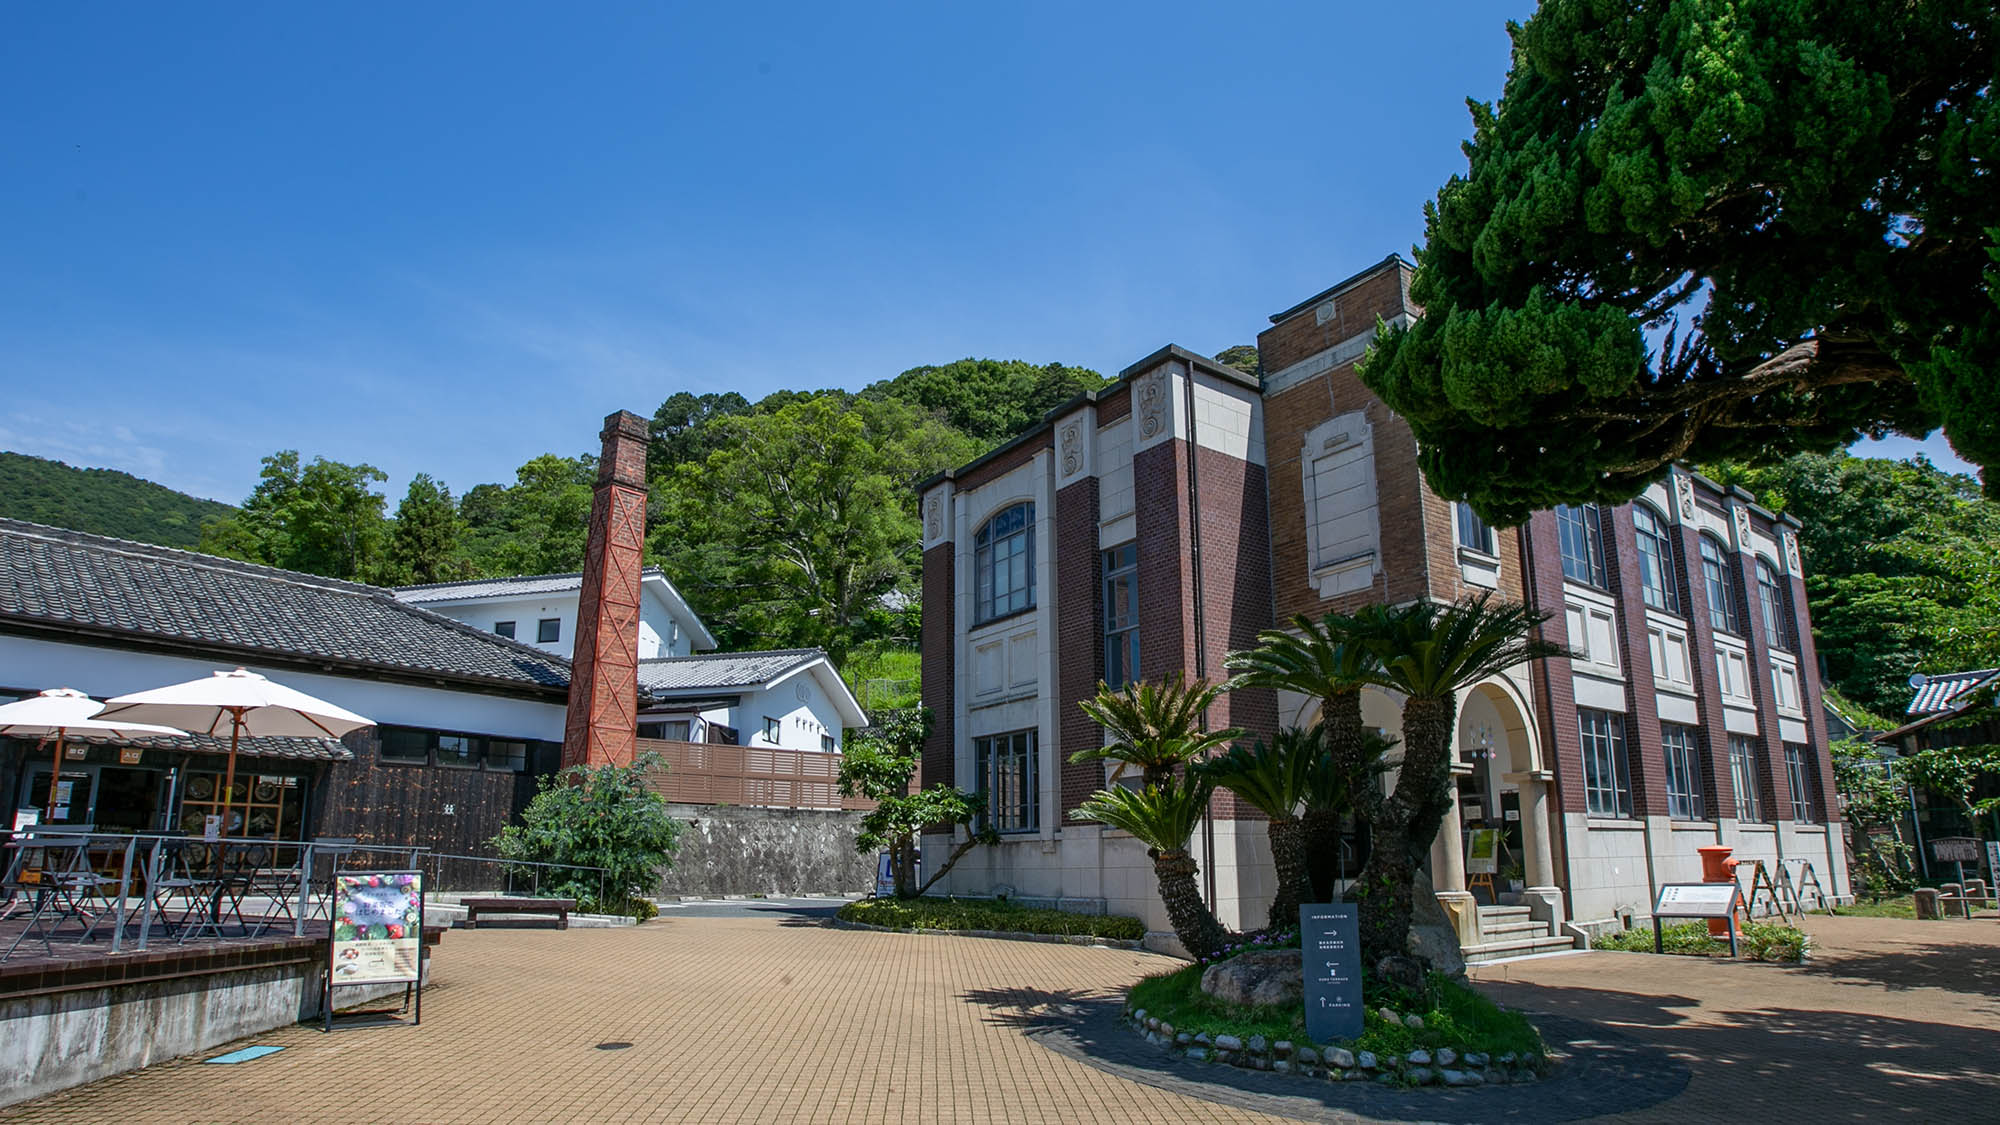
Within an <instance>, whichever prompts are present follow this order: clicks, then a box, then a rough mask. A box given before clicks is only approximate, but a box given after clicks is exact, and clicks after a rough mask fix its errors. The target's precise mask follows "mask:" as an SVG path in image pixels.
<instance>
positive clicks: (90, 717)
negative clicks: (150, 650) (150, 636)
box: [0, 688, 184, 820]
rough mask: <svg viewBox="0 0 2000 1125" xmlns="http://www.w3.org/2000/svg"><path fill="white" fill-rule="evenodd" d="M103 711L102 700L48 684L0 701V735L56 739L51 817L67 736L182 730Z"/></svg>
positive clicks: (129, 735)
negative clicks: (39, 690) (119, 717)
mask: <svg viewBox="0 0 2000 1125" xmlns="http://www.w3.org/2000/svg"><path fill="white" fill-rule="evenodd" d="M103 711H104V704H102V703H99V702H98V701H97V700H95V699H92V698H91V697H89V696H87V695H85V694H84V693H82V692H80V691H77V690H76V689H74V688H50V689H49V690H48V691H45V692H42V693H41V694H40V695H31V696H29V697H28V698H26V699H21V700H16V701H15V702H13V703H7V704H0V735H7V736H10V737H13V738H38V739H41V740H43V741H47V740H48V739H51V738H53V739H55V741H56V758H55V769H54V770H52V771H51V772H50V773H49V808H48V817H49V819H50V820H54V819H55V818H56V782H57V781H58V780H60V779H61V778H62V760H63V739H65V738H66V737H68V736H70V735H78V736H81V737H84V738H91V737H107V738H121V737H122V738H137V737H141V736H152V735H162V734H165V735H173V736H175V737H179V736H180V735H181V734H182V733H184V732H182V731H180V730H176V729H175V728H173V727H162V726H153V725H151V724H149V723H124V722H117V721H113V720H107V719H103V718H100V717H99V716H100V715H101V714H102V713H103Z"/></svg>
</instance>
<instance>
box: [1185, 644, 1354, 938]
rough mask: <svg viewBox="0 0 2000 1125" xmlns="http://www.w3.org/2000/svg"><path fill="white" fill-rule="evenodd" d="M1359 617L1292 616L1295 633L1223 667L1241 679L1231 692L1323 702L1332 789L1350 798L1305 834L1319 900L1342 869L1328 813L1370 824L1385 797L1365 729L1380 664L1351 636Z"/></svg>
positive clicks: (1235, 655) (1235, 657)
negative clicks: (1365, 696)
mask: <svg viewBox="0 0 2000 1125" xmlns="http://www.w3.org/2000/svg"><path fill="white" fill-rule="evenodd" d="M1354 620H1355V619H1354V618H1353V617H1351V616H1349V615H1347V614H1343V613H1329V614H1327V615H1326V616H1324V617H1322V618H1320V619H1319V620H1318V621H1314V620H1313V619H1312V618H1310V617H1307V616H1305V615H1304V614H1300V615H1298V616H1297V617H1294V618H1292V622H1291V624H1292V628H1291V630H1289V631H1288V630H1284V629H1266V630H1265V631H1263V632H1261V633H1259V634H1257V647H1256V648H1254V649H1247V650H1244V651H1241V652H1232V653H1230V654H1229V656H1228V658H1227V659H1226V660H1225V661H1224V662H1223V665H1224V667H1226V668H1228V669H1229V670H1230V671H1232V672H1234V673H1236V675H1235V676H1234V678H1232V679H1231V680H1230V681H1229V683H1228V684H1227V685H1225V686H1226V687H1227V688H1228V689H1229V690H1232V691H1233V690H1235V689H1237V688H1244V687H1256V688H1268V689H1271V690H1273V691H1290V692H1295V693H1297V694H1299V695H1303V696H1307V697H1309V698H1312V699H1317V700H1319V705H1320V717H1319V722H1320V725H1321V726H1322V727H1324V728H1325V740H1326V752H1327V756H1328V759H1329V762H1330V768H1331V770H1332V772H1333V774H1334V777H1333V778H1329V779H1327V781H1328V782H1329V783H1330V784H1331V785H1332V787H1333V789H1335V790H1337V791H1339V792H1341V793H1344V794H1345V795H1346V800H1345V801H1343V802H1342V804H1341V807H1340V808H1339V809H1337V810H1330V809H1329V808H1328V807H1327V806H1324V805H1321V806H1319V808H1318V810H1317V811H1318V812H1319V813H1320V814H1322V815H1319V816H1317V817H1316V818H1315V817H1312V816H1311V810H1309V819H1316V820H1317V822H1318V829H1319V830H1318V831H1309V832H1308V833H1307V852H1306V867H1307V870H1308V872H1309V875H1310V878H1311V879H1312V884H1313V888H1314V893H1315V896H1316V897H1321V898H1322V900H1323V899H1324V896H1327V895H1330V894H1331V893H1332V889H1333V881H1334V879H1335V878H1336V877H1337V873H1338V871H1339V869H1340V843H1339V833H1338V829H1337V827H1336V829H1335V830H1334V831H1333V832H1332V833H1329V832H1327V831H1326V830H1325V816H1324V815H1323V814H1325V813H1326V812H1329V811H1331V812H1332V813H1333V818H1334V820H1335V821H1336V822H1337V821H1338V819H1339V818H1340V816H1342V815H1345V813H1347V812H1348V811H1350V810H1351V811H1353V812H1354V813H1355V814H1356V815H1357V816H1359V817H1360V818H1361V819H1363V820H1368V819H1372V817H1373V816H1374V812H1375V806H1376V805H1377V804H1378V803H1379V801H1380V793H1379V791H1378V790H1377V789H1376V788H1375V785H1374V783H1373V779H1374V777H1375V774H1376V773H1378V772H1379V770H1377V769H1376V768H1374V766H1375V763H1377V762H1379V761H1380V759H1381V752H1380V747H1379V746H1375V745H1374V744H1371V743H1370V742H1369V739H1370V737H1371V736H1372V734H1371V732H1370V731H1369V730H1368V729H1367V728H1366V727H1364V726H1363V725H1362V723H1361V689H1362V688H1364V687H1368V686H1369V685H1371V684H1375V683H1378V682H1380V678H1381V677H1380V675H1379V665H1378V661H1377V659H1376V656H1375V652H1374V650H1373V649H1371V648H1369V647H1368V646H1366V645H1363V644H1361V643H1359V642H1358V640H1357V639H1356V638H1355V636H1354V628H1355V624H1354Z"/></svg>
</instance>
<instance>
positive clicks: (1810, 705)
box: [1787, 537, 1840, 825]
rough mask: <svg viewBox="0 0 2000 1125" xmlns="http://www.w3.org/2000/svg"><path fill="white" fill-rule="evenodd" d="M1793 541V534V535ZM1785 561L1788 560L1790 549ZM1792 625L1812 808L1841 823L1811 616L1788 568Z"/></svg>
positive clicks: (1795, 572)
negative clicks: (1809, 754) (1796, 644)
mask: <svg viewBox="0 0 2000 1125" xmlns="http://www.w3.org/2000/svg"><path fill="white" fill-rule="evenodd" d="M1794 542H1796V537H1795V538H1794ZM1787 561H1788V562H1789V561H1790V558H1789V553H1788V557H1787ZM1791 570H1792V573H1791V575H1790V576H1789V578H1790V581H1789V583H1788V585H1789V588H1790V591H1791V606H1790V609H1791V613H1792V628H1793V630H1795V631H1796V632H1797V633H1798V637H1799V688H1800V690H1799V695H1800V697H1801V699H1802V700H1803V701H1804V703H1805V713H1806V737H1807V739H1808V740H1809V744H1810V746H1811V748H1812V757H1811V759H1809V760H1810V761H1811V762H1812V767H1813V772H1814V774H1815V775H1816V776H1815V777H1814V778H1813V794H1812V800H1813V809H1814V812H1815V813H1817V814H1818V816H1819V818H1820V820H1822V821H1823V822H1825V823H1827V824H1830V825H1832V824H1839V823H1840V802H1839V800H1837V799H1836V797H1835V793H1834V786H1833V746H1832V739H1831V736H1830V735H1829V734H1828V732H1827V729H1826V702H1825V691H1824V688H1823V686H1822V685H1821V683H1820V679H1819V646H1818V644H1817V643H1815V642H1814V640H1813V633H1812V616H1811V613H1810V612H1809V610H1808V608H1807V604H1806V580H1805V576H1804V575H1803V574H1801V573H1800V572H1799V568H1798V567H1796V566H1794V567H1792V568H1791Z"/></svg>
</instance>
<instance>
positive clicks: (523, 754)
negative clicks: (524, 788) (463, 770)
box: [486, 738, 528, 773]
mask: <svg viewBox="0 0 2000 1125" xmlns="http://www.w3.org/2000/svg"><path fill="white" fill-rule="evenodd" d="M486 768H487V769H489V770H499V771H502V772H504V773H520V772H521V771H522V770H524V769H527V768H528V744H527V743H525V742H515V741H512V740H510V739H504V738H489V739H487V740H486Z"/></svg>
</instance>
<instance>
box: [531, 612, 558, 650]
mask: <svg viewBox="0 0 2000 1125" xmlns="http://www.w3.org/2000/svg"><path fill="white" fill-rule="evenodd" d="M560 640H562V618H560V617H544V618H542V619H541V620H540V621H537V622H535V643H536V644H544V645H552V644H555V643H556V642H557V641H560Z"/></svg>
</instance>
